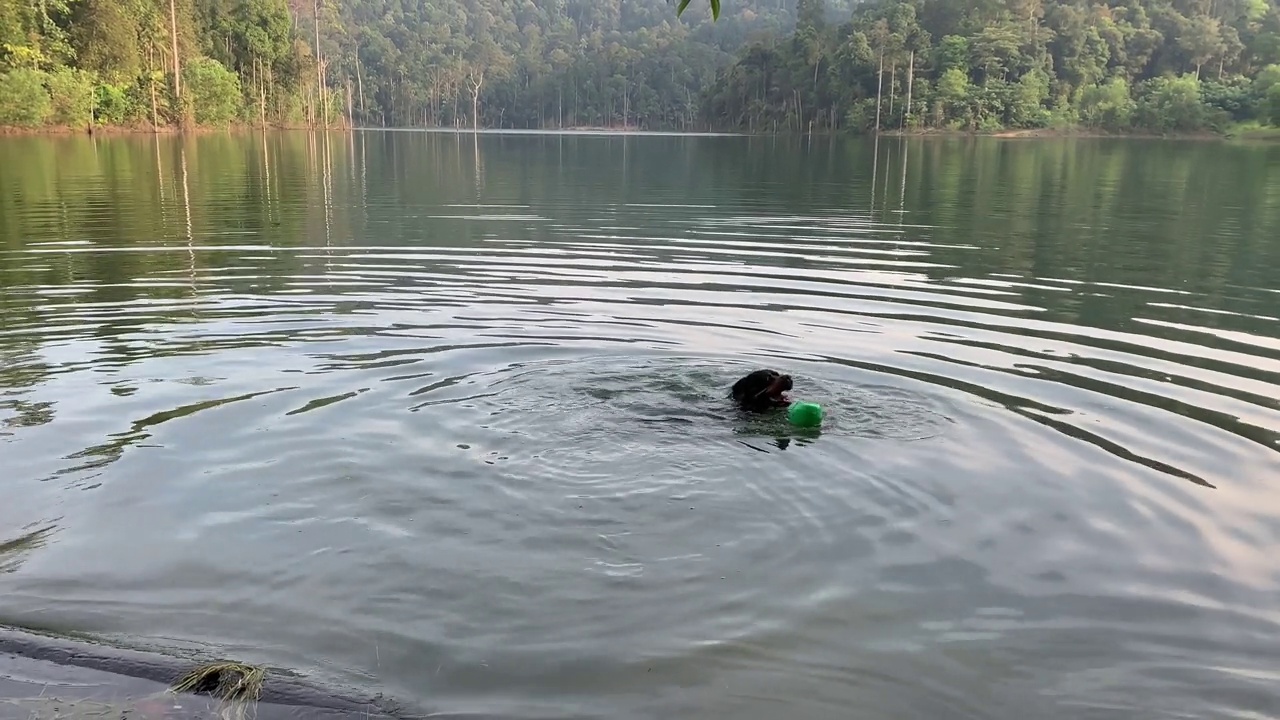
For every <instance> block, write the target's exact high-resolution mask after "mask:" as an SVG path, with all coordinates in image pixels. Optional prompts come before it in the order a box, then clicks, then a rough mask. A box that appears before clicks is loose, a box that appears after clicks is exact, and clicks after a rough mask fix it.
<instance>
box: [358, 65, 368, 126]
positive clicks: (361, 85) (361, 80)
mask: <svg viewBox="0 0 1280 720" xmlns="http://www.w3.org/2000/svg"><path fill="white" fill-rule="evenodd" d="M356 94H357V95H359V96H360V122H362V123H367V122H369V118H368V117H367V116H366V115H365V113H364V78H363V77H362V76H361V72H360V53H358V52H357V53H356Z"/></svg>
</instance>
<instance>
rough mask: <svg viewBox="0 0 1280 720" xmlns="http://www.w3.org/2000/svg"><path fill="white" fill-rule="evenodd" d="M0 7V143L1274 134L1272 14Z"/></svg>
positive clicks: (459, 5)
mask: <svg viewBox="0 0 1280 720" xmlns="http://www.w3.org/2000/svg"><path fill="white" fill-rule="evenodd" d="M674 1H675V0H40V1H39V2H32V1H31V0H0V125H26V126H39V125H54V124H56V125H82V124H85V123H88V122H89V121H90V119H91V118H92V119H93V121H94V122H97V123H101V124H136V125H150V124H156V125H169V124H175V123H179V122H184V121H185V122H194V123H198V124H204V125H218V124H224V123H232V122H251V123H281V124H344V123H348V122H349V123H352V124H355V125H372V126H399V127H424V126H446V127H472V126H475V127H508V128H562V127H583V126H593V127H601V126H602V127H637V128H646V129H745V130H754V131H808V130H839V129H847V130H855V131H867V130H873V129H876V128H880V129H923V128H961V129H973V130H991V129H997V128H1007V127H1017V128H1041V127H1052V126H1072V125H1083V126H1087V127H1093V128H1098V129H1105V130H1114V131H1128V130H1149V131H1157V132H1168V131H1196V130H1205V129H1215V128H1221V127H1224V126H1226V125H1228V124H1230V123H1235V122H1246V121H1257V122H1263V123H1272V124H1280V0H869V1H868V2H863V3H856V2H854V0H827V1H826V2H824V1H823V0H735V1H734V2H732V3H728V4H725V5H724V7H723V8H722V7H721V6H720V3H719V0H715V1H714V2H712V1H711V0H708V2H707V3H701V2H699V3H694V4H692V5H691V4H690V3H689V2H688V0H679V3H678V4H676V5H673V4H672V3H673V2H674Z"/></svg>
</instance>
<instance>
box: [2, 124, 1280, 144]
mask: <svg viewBox="0 0 1280 720" xmlns="http://www.w3.org/2000/svg"><path fill="white" fill-rule="evenodd" d="M300 130H305V131H310V132H355V131H368V130H373V131H380V132H394V131H421V132H457V133H471V132H473V131H472V130H471V129H470V128H455V127H452V126H444V127H379V126H370V127H363V126H359V125H347V124H346V123H345V122H344V123H341V124H337V125H331V126H328V127H316V126H313V125H306V124H294V123H281V124H277V123H268V124H267V125H260V124H253V123H235V124H231V125H225V126H211V125H192V126H190V127H187V128H182V127H180V126H178V125H160V126H154V127H153V126H151V125H95V126H93V127H92V128H90V127H88V126H84V127H73V126H67V125H44V126H39V127H17V126H11V125H2V126H0V137H23V136H28V137H36V136H49V137H52V136H67V135H88V136H90V137H93V136H98V135H104V136H128V135H165V136H173V135H215V134H229V135H239V134H245V133H249V132H267V131H272V132H279V131H300ZM478 132H480V133H502V132H509V133H512V134H575V135H577V134H586V135H647V134H656V135H673V134H674V135H713V136H721V135H724V136H729V135H734V136H754V137H786V136H795V137H806V136H811V135H822V136H839V135H846V136H848V137H866V138H874V137H876V134H875V133H870V132H866V133H850V132H848V131H844V130H836V131H834V132H833V131H830V130H827V131H822V132H815V133H803V132H799V133H796V132H774V133H769V132H763V133H750V132H742V131H736V132H735V131H717V130H702V131H681V130H642V129H639V128H614V127H590V126H584V127H565V128H542V129H521V128H479V129H478ZM879 136H881V137H893V138H995V139H1000V140H1064V139H1080V140H1183V141H1186V140H1195V141H1211V140H1216V141H1232V140H1259V141H1280V127H1268V126H1261V125H1252V124H1249V125H1237V126H1233V127H1231V128H1228V129H1227V130H1224V131H1221V132H1212V131H1208V130H1201V131H1195V132H1170V133H1155V132H1136V131H1135V132H1108V131H1105V130H1095V129H1090V128H1083V127H1079V126H1073V127H1067V128H1028V129H1003V130H990V131H983V130H953V129H949V128H916V129H911V130H901V129H899V130H881V131H880V133H879Z"/></svg>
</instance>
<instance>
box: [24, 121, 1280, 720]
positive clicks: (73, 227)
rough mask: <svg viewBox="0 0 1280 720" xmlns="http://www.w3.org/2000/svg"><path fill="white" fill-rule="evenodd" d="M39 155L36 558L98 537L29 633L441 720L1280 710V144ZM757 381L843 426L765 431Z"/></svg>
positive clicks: (150, 144) (368, 137)
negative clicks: (322, 690) (773, 376)
mask: <svg viewBox="0 0 1280 720" xmlns="http://www.w3.org/2000/svg"><path fill="white" fill-rule="evenodd" d="M0 167H3V168H4V170H0V243H2V244H0V309H2V310H3V314H0V353H2V355H0V357H2V358H3V365H2V366H0V413H3V415H0V423H2V425H0V452H4V453H5V460H6V469H7V471H8V472H7V475H6V480H4V481H3V482H4V483H5V497H6V502H5V503H4V504H0V527H12V528H26V529H25V530H22V531H20V532H16V531H15V532H11V533H8V534H0V539H2V538H4V537H19V538H21V537H23V533H25V532H29V531H30V530H31V528H35V527H43V526H44V525H45V524H48V522H47V521H45V520H43V518H47V517H50V516H57V517H59V520H58V521H57V525H58V527H59V529H60V532H59V534H58V535H57V537H56V538H50V539H49V541H48V542H47V543H46V544H44V545H43V546H42V547H38V548H33V549H32V550H30V551H28V552H26V553H24V554H23V555H22V557H23V558H24V562H23V563H22V564H21V566H15V567H13V568H12V569H11V571H9V572H7V573H6V574H5V575H4V576H3V577H2V578H0V590H2V591H3V597H4V598H5V600H4V601H0V621H5V622H17V623H37V622H38V623H40V624H41V625H42V626H53V627H63V628H66V629H69V630H70V629H74V630H83V631H92V632H101V633H115V634H120V635H123V636H126V637H130V638H132V639H133V641H134V642H137V643H141V644H143V645H148V644H150V645H153V646H157V647H162V648H163V647H169V646H171V645H172V644H173V643H174V642H184V643H187V642H190V643H208V644H211V645H215V646H217V647H218V648H219V650H220V654H232V655H236V656H239V657H243V658H244V659H247V660H254V659H261V660H265V661H269V662H272V663H275V664H279V665H284V666H289V667H295V668H299V669H300V670H302V671H303V672H306V673H308V674H309V675H312V676H315V677H316V678H317V679H319V680H329V681H335V682H341V683H344V684H360V685H372V686H374V688H375V689H377V690H384V691H386V692H388V693H391V694H393V695H396V696H398V697H405V698H414V699H418V700H420V701H421V702H422V703H423V704H424V705H429V706H431V708H432V709H434V710H438V711H440V712H451V711H457V712H470V713H487V714H492V715H497V716H513V717H543V716H550V715H554V716H556V717H564V716H581V717H601V716H611V717H617V716H623V717H653V716H679V717H699V716H716V717H723V716H726V715H735V716H744V717H755V716H763V715H764V714H765V713H766V712H770V713H772V708H773V707H774V705H773V704H772V703H786V705H787V707H788V709H789V710H792V711H794V712H798V713H799V714H800V715H801V716H813V717H830V716H831V715H832V714H834V713H836V712H837V710H838V709H839V710H843V709H846V708H847V707H848V705H849V704H850V703H857V704H858V706H859V707H861V708H863V709H864V710H865V711H866V712H867V713H868V714H869V716H871V717H908V716H919V717H924V716H936V715H938V714H943V715H959V716H974V717H1011V718H1012V717H1025V716H1026V715H1027V714H1031V715H1034V716H1035V717H1044V718H1049V717H1070V716H1075V715H1076V714H1078V712H1085V713H1088V714H1096V715H1099V716H1112V715H1115V716H1117V717H1118V716H1121V715H1123V716H1131V715H1132V714H1134V713H1138V714H1162V713H1166V714H1171V713H1174V712H1177V713H1191V714H1195V715H1197V716H1243V715H1246V714H1248V713H1250V712H1252V713H1264V712H1266V711H1267V707H1268V703H1269V702H1270V701H1269V697H1270V689H1269V685H1267V683H1266V682H1265V678H1266V677H1268V673H1269V672H1270V670H1269V668H1270V667H1272V666H1273V665H1274V664H1275V662H1276V661H1277V659H1278V658H1277V654H1276V651H1275V650H1274V643H1271V642H1270V641H1269V638H1274V637H1275V633H1276V622H1277V614H1276V605H1275V602H1274V597H1275V592H1276V590H1277V589H1278V588H1277V585H1278V584H1280V572H1277V569H1276V565H1275V563H1274V561H1273V560H1272V559H1271V557H1270V555H1271V553H1270V547H1271V545H1272V543H1274V542H1275V541H1276V539H1277V538H1276V528H1277V527H1280V523H1278V522H1277V517H1278V513H1280V508H1276V507H1273V505H1274V503H1270V502H1268V500H1267V498H1268V495H1267V493H1266V482H1267V480H1268V479H1269V478H1270V476H1271V475H1272V474H1273V473H1274V472H1275V471H1276V470H1277V469H1280V461H1278V458H1277V456H1276V447H1277V443H1280V436H1278V435H1277V431H1280V415H1277V412H1278V411H1280V405H1278V401H1277V400H1276V399H1275V398H1276V397H1277V392H1276V390H1277V385H1278V384H1280V383H1278V382H1277V380H1278V379H1280V352H1278V351H1280V332H1277V328H1276V323H1277V318H1280V307H1277V304H1278V303H1280V281H1277V278H1280V272H1278V271H1280V267H1278V264H1280V258H1277V255H1276V253H1275V251H1274V248H1273V246H1274V245H1275V238H1276V237H1280V234H1278V233H1277V230H1280V195H1278V194H1277V193H1276V190H1275V188H1276V187H1280V182H1278V181H1280V177H1277V173H1280V150H1278V149H1276V148H1265V147H1264V148H1257V147H1237V146H1226V145H1206V144H1194V143H1193V144H1174V143H1150V144H1147V143H1142V142H1137V141H1126V142H1111V141H1062V142H1036V143H1023V142H1001V141H994V140H975V139H954V140H950V139H948V140H942V139H937V140H934V139H930V140H927V141H919V140H912V141H905V142H904V141H901V140H890V139H887V138H882V139H879V140H877V141H869V142H860V141H855V140H836V139H824V138H817V137H814V138H804V139H796V140H788V139H785V138H759V137H752V138H746V137H743V138H734V137H679V136H662V137H629V138H616V137H607V136H605V137H600V136H594V137H593V136H575V135H571V134H556V135H545V136H540V135H527V134H521V135H514V134H513V135H501V134H497V135H493V134H479V135H476V134H468V133H462V134H452V133H408V132H391V133H374V132H369V133H354V134H340V133H334V134H324V133H310V134H308V133H257V132H255V133H253V134H249V135H244V136H214V135H210V136H199V137H195V138H185V139H182V138H169V137H146V138H141V137H140V138H130V137H122V138H107V139H96V140H93V141H91V140H89V139H85V138H59V139H46V138H41V139H28V138H7V139H4V141H3V142H0ZM755 367H780V368H786V369H788V370H789V371H791V372H792V374H793V375H794V376H795V377H796V378H797V385H796V389H795V390H794V392H793V393H792V394H793V396H795V397H797V398H800V399H809V400H814V401H818V402H821V403H823V404H824V406H826V408H827V411H828V420H827V422H826V423H825V424H824V426H823V427H822V429H821V431H820V432H812V431H802V430H799V429H796V428H791V427H789V426H787V424H786V422H785V420H784V419H783V418H781V417H763V418H744V417H741V416H740V415H739V414H738V413H736V411H735V410H734V409H733V408H732V407H730V405H729V403H728V400H727V398H726V397H725V393H726V391H727V388H728V386H729V384H731V383H732V381H733V380H734V379H735V378H736V377H738V376H740V375H741V374H742V373H743V372H745V371H746V370H748V369H753V368H755ZM52 508H56V512H54V511H53V510H52ZM35 521H39V522H38V524H37V525H29V524H30V523H32V522H35ZM215 548H216V550H215ZM0 562H4V561H3V560H0ZM1206 687H1211V688H1216V689H1217V690H1216V691H1215V692H1205V691H1204V689H1205V688H1206ZM765 708H767V709H765Z"/></svg>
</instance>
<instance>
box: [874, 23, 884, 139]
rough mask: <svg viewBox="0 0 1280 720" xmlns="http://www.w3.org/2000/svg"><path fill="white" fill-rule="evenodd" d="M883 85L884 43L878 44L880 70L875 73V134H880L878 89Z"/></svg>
mask: <svg viewBox="0 0 1280 720" xmlns="http://www.w3.org/2000/svg"><path fill="white" fill-rule="evenodd" d="M883 85H884V45H883V44H881V45H880V70H879V71H878V72H877V73H876V134H877V135H879V134H880V90H881V88H882V87H883Z"/></svg>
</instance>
